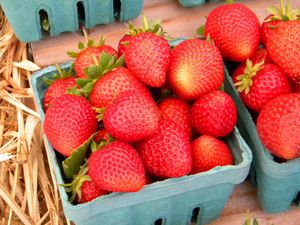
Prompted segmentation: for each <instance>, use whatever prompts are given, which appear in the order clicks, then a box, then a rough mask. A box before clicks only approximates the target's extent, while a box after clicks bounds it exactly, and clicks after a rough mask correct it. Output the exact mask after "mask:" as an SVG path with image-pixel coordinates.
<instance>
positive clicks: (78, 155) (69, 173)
mask: <svg viewBox="0 0 300 225" xmlns="http://www.w3.org/2000/svg"><path fill="white" fill-rule="evenodd" d="M94 136H95V134H93V135H92V136H91V137H90V138H89V139H88V140H87V141H86V142H84V143H83V144H82V145H81V146H79V147H78V148H77V149H75V150H74V151H73V152H72V154H71V155H70V156H69V157H68V158H67V159H65V160H64V161H63V162H62V167H63V170H64V175H65V177H66V178H69V179H70V178H72V177H73V176H74V175H75V174H76V173H78V171H79V169H80V166H81V165H82V164H83V162H84V159H85V156H86V153H87V152H88V149H89V145H90V143H91V141H92V140H93V138H94Z"/></svg>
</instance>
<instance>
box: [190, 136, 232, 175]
mask: <svg viewBox="0 0 300 225" xmlns="http://www.w3.org/2000/svg"><path fill="white" fill-rule="evenodd" d="M191 150H192V158H193V169H192V172H191V173H200V172H204V171H207V170H210V169H212V168H214V167H216V166H225V165H232V164H233V161H234V160H233V156H232V154H231V151H230V149H229V147H228V146H227V144H225V143H224V142H223V141H221V140H218V139H216V138H214V137H212V136H208V135H203V136H201V137H199V138H197V139H196V140H194V141H193V142H192V143H191Z"/></svg>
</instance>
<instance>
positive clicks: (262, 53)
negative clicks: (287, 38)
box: [250, 48, 272, 64]
mask: <svg viewBox="0 0 300 225" xmlns="http://www.w3.org/2000/svg"><path fill="white" fill-rule="evenodd" d="M250 61H251V62H252V63H253V64H257V63H260V62H261V61H264V63H265V64H267V63H272V59H271V58H270V56H269V53H268V51H267V49H265V48H259V49H258V50H257V52H256V53H255V54H254V56H253V57H252V58H251V59H250Z"/></svg>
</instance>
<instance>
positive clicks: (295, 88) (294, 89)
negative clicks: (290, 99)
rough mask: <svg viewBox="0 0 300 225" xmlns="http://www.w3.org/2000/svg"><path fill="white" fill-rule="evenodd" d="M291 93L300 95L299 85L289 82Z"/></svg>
mask: <svg viewBox="0 0 300 225" xmlns="http://www.w3.org/2000/svg"><path fill="white" fill-rule="evenodd" d="M290 84H291V88H292V92H294V93H300V83H299V82H298V83H297V82H292V81H290Z"/></svg>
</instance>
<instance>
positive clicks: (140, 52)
mask: <svg viewBox="0 0 300 225" xmlns="http://www.w3.org/2000/svg"><path fill="white" fill-rule="evenodd" d="M170 55H171V47H170V45H169V43H168V41H167V40H165V39H164V38H162V37H160V36H158V35H156V34H153V33H151V32H142V33H139V34H137V35H135V36H133V37H132V38H131V39H130V43H129V45H128V46H127V49H126V51H125V63H126V65H127V67H128V69H129V70H130V71H131V72H132V74H133V75H134V76H136V77H137V78H139V79H140V80H141V81H142V82H143V83H145V84H147V85H149V86H151V87H161V86H162V85H163V84H164V82H165V80H166V73H167V70H168V68H169V63H170Z"/></svg>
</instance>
